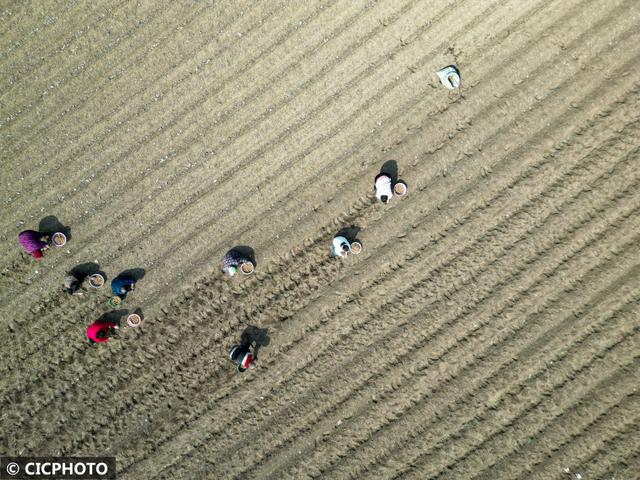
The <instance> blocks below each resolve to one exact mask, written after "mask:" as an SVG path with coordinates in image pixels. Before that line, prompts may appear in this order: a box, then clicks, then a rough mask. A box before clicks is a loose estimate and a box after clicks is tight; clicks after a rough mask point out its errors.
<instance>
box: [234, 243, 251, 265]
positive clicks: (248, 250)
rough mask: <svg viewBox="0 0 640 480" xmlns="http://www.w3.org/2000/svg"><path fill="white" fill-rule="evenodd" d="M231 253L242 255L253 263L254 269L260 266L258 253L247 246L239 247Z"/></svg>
mask: <svg viewBox="0 0 640 480" xmlns="http://www.w3.org/2000/svg"><path fill="white" fill-rule="evenodd" d="M229 251H230V252H237V253H239V254H240V255H242V257H244V258H246V259H247V260H249V261H250V262H251V263H253V266H254V267H257V266H258V264H257V263H256V252H255V251H254V250H253V248H251V247H248V246H246V245H237V246H235V247H233V248H232V249H231V250H229Z"/></svg>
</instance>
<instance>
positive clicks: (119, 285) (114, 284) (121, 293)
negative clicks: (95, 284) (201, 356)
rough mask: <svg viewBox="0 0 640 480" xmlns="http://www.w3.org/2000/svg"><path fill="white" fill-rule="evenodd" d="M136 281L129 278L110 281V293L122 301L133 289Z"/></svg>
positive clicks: (117, 278)
mask: <svg viewBox="0 0 640 480" xmlns="http://www.w3.org/2000/svg"><path fill="white" fill-rule="evenodd" d="M135 284H136V281H135V280H134V279H133V278H129V277H116V278H114V279H113V280H111V291H112V292H113V294H114V295H115V296H118V297H120V298H121V299H123V300H124V298H125V297H126V296H127V294H128V293H129V292H131V291H133V289H134V288H135Z"/></svg>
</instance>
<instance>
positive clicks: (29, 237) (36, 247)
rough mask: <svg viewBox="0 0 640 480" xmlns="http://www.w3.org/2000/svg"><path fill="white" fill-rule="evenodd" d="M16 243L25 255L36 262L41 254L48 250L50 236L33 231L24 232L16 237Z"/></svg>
mask: <svg viewBox="0 0 640 480" xmlns="http://www.w3.org/2000/svg"><path fill="white" fill-rule="evenodd" d="M18 241H19V242H20V245H22V248H24V249H25V250H26V251H27V253H29V254H30V255H31V256H32V257H33V258H35V259H36V260H40V259H41V258H42V254H43V253H44V252H45V251H47V249H48V248H49V242H50V241H51V235H49V234H46V233H40V232H36V231H35V230H25V231H24V232H20V234H19V235H18Z"/></svg>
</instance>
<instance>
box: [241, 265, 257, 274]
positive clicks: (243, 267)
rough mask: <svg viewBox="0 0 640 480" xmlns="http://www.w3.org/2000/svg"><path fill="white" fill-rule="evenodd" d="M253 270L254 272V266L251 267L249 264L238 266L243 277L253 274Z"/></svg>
mask: <svg viewBox="0 0 640 480" xmlns="http://www.w3.org/2000/svg"><path fill="white" fill-rule="evenodd" d="M253 270H254V266H253V263H251V262H244V263H243V264H242V265H240V271H241V272H242V273H243V274H244V275H251V274H252V273H253Z"/></svg>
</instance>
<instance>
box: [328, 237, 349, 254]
mask: <svg viewBox="0 0 640 480" xmlns="http://www.w3.org/2000/svg"><path fill="white" fill-rule="evenodd" d="M350 251H351V245H350V244H349V240H347V239H346V238H345V237H343V236H342V235H338V236H336V237H334V238H333V244H332V246H331V253H333V254H334V255H335V256H336V257H346V256H347V253H349V252H350Z"/></svg>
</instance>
